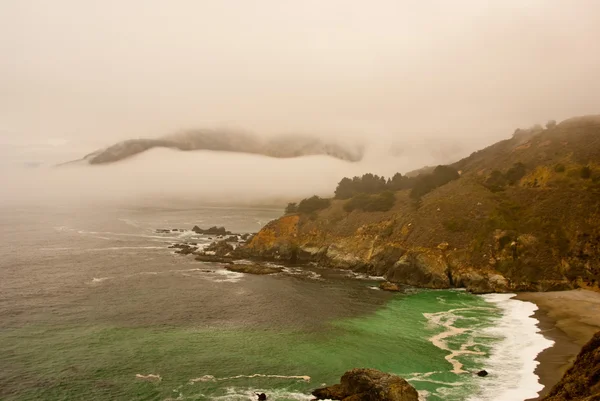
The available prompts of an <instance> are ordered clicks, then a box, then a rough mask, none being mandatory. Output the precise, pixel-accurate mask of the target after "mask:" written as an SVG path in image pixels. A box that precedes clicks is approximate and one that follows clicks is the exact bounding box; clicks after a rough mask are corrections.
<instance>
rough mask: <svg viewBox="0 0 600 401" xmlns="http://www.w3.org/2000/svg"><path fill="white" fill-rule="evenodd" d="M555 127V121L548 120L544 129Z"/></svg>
mask: <svg viewBox="0 0 600 401" xmlns="http://www.w3.org/2000/svg"><path fill="white" fill-rule="evenodd" d="M554 127H556V120H550V121H548V122H547V123H546V129H552V128H554Z"/></svg>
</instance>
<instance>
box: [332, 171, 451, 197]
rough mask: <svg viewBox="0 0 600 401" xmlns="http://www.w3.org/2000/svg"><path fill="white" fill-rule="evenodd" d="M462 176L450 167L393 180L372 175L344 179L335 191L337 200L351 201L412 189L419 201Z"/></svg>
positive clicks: (396, 176)
mask: <svg viewBox="0 0 600 401" xmlns="http://www.w3.org/2000/svg"><path fill="white" fill-rule="evenodd" d="M458 177H460V174H459V173H458V171H456V169H454V168H453V167H450V166H437V167H436V168H435V169H434V170H433V171H432V172H431V173H429V174H419V175H418V176H416V177H407V176H405V175H402V174H400V173H396V174H394V176H393V177H392V178H388V179H387V180H386V179H385V177H380V176H378V175H373V174H371V173H368V174H365V175H363V176H362V177H354V178H352V179H350V178H342V180H341V181H340V182H339V183H338V185H337V188H336V189H335V198H336V199H350V198H352V197H354V196H357V195H358V194H379V193H382V192H385V191H392V192H395V191H401V190H403V189H411V194H410V196H411V198H413V199H418V198H420V197H421V196H423V195H425V194H426V193H428V192H430V191H432V190H434V189H435V188H437V187H440V186H442V185H444V184H447V183H448V182H450V181H452V180H455V179H457V178H458Z"/></svg>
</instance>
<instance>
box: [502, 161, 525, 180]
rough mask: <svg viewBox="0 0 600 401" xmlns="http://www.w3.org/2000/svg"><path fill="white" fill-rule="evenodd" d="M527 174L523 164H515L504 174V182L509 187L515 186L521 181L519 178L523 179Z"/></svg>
mask: <svg viewBox="0 0 600 401" xmlns="http://www.w3.org/2000/svg"><path fill="white" fill-rule="evenodd" d="M526 173H527V169H526V168H525V165H524V164H523V163H520V162H519V163H515V164H513V166H512V167H511V168H509V169H508V171H507V172H506V174H505V177H506V180H507V181H508V184H509V185H515V184H516V183H517V182H519V181H520V180H521V178H523V177H525V174H526Z"/></svg>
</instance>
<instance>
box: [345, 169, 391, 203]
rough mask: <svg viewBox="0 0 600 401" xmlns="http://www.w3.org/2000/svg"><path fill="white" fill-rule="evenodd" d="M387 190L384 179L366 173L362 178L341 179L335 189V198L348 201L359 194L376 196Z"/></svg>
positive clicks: (386, 183)
mask: <svg viewBox="0 0 600 401" xmlns="http://www.w3.org/2000/svg"><path fill="white" fill-rule="evenodd" d="M387 189H388V182H387V181H386V180H385V177H380V176H378V175H374V174H371V173H367V174H364V175H363V176H362V177H354V178H352V179H350V178H347V177H344V178H342V180H341V181H340V182H339V183H338V185H337V188H336V189H335V198H336V199H350V198H351V197H353V196H354V195H356V194H359V193H365V194H376V193H379V192H383V191H385V190H387Z"/></svg>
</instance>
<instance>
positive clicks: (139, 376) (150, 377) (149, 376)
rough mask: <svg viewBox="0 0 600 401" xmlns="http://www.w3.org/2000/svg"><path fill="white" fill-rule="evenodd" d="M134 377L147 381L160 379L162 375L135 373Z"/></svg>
mask: <svg viewBox="0 0 600 401" xmlns="http://www.w3.org/2000/svg"><path fill="white" fill-rule="evenodd" d="M135 378H136V379H141V380H148V381H157V382H159V381H161V380H162V377H160V375H154V374H149V375H141V374H139V373H138V374H136V375H135Z"/></svg>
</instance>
